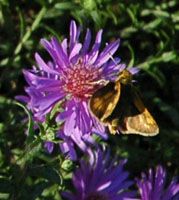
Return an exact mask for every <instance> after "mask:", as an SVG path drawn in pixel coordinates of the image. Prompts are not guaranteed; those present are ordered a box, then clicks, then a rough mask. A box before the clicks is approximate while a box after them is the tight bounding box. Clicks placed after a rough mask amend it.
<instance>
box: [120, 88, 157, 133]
mask: <svg viewBox="0 0 179 200" xmlns="http://www.w3.org/2000/svg"><path fill="white" fill-rule="evenodd" d="M131 98H132V102H131V105H129V108H128V110H127V112H128V113H127V116H125V113H124V117H123V122H122V126H120V125H119V127H120V131H121V132H122V133H123V134H139V135H143V136H154V135H157V134H158V133H159V127H158V125H157V123H156V121H155V120H154V118H153V117H152V115H151V114H150V112H149V111H148V109H147V108H146V107H145V105H144V104H143V102H142V100H141V98H140V94H139V92H138V91H137V89H136V88H135V87H134V86H131ZM132 107H135V108H136V109H137V111H138V113H137V114H133V112H132ZM130 113H131V114H130Z"/></svg>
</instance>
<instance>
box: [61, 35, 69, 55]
mask: <svg viewBox="0 0 179 200" xmlns="http://www.w3.org/2000/svg"><path fill="white" fill-rule="evenodd" d="M61 46H62V49H63V52H64V53H65V54H66V56H67V55H68V53H67V48H68V44H67V39H66V38H65V39H64V40H63V41H62V43H61Z"/></svg>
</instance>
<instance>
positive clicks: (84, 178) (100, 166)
mask: <svg viewBox="0 0 179 200" xmlns="http://www.w3.org/2000/svg"><path fill="white" fill-rule="evenodd" d="M88 159H89V160H88V161H84V160H81V161H80V167H79V168H78V169H77V170H76V171H75V172H74V173H73V186H74V188H75V192H74V193H71V192H64V193H63V196H64V197H66V199H68V200H178V199H179V181H177V180H176V179H173V180H172V181H171V182H170V183H168V186H167V184H166V181H167V180H166V179H167V177H166V171H165V170H164V168H163V167H162V166H157V168H156V170H152V169H150V170H149V172H148V173H147V174H145V173H142V175H141V178H140V179H137V180H136V185H137V187H138V191H135V190H132V191H131V190H130V189H131V188H130V187H131V186H132V185H133V186H134V181H131V180H129V178H128V176H129V174H128V172H127V171H125V170H124V165H125V163H126V160H121V161H120V162H118V161H117V159H114V160H111V159H110V154H109V152H105V151H101V150H99V149H98V150H97V151H95V152H93V153H90V154H89V158H88Z"/></svg>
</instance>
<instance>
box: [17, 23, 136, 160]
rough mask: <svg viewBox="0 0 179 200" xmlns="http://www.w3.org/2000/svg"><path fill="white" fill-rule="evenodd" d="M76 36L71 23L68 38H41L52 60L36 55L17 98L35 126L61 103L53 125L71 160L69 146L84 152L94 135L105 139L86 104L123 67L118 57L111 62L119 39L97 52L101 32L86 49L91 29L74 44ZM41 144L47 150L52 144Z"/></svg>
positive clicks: (74, 25)
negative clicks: (20, 93)
mask: <svg viewBox="0 0 179 200" xmlns="http://www.w3.org/2000/svg"><path fill="white" fill-rule="evenodd" d="M79 36H80V29H79V28H77V26H76V24H75V22H74V21H72V22H71V24H70V38H69V40H67V38H65V39H64V40H63V41H62V42H61V43H60V42H59V41H58V40H57V39H56V38H54V37H53V38H52V39H51V40H50V41H47V40H46V39H42V40H41V44H42V45H43V46H44V48H45V49H46V50H47V51H48V53H49V54H50V56H51V58H52V60H51V61H49V62H45V61H44V60H43V59H42V58H41V56H40V55H39V54H38V53H36V54H35V60H36V62H37V67H36V66H33V69H32V70H24V71H23V72H24V76H25V79H26V81H27V83H28V87H26V89H25V91H26V92H27V94H28V98H27V97H21V100H24V101H25V102H26V103H27V105H28V108H29V109H30V110H31V111H32V113H33V117H34V119H35V120H36V121H38V122H45V119H46V116H47V115H49V113H51V111H52V110H53V108H54V107H55V105H57V103H59V102H61V108H62V109H63V111H62V110H60V111H58V113H56V123H61V124H62V125H61V126H60V128H59V133H58V137H60V139H62V140H63V141H64V142H62V143H60V147H61V150H62V151H63V152H64V153H67V154H69V156H70V157H71V158H72V159H74V158H75V157H76V156H75V152H74V149H72V148H74V144H76V145H77V146H79V147H80V148H81V149H82V150H83V151H85V150H86V148H87V145H86V144H87V143H90V144H91V143H94V141H93V138H92V134H93V133H95V134H97V135H100V136H101V137H102V138H104V139H106V138H107V135H106V133H105V127H104V125H103V124H101V123H100V122H99V121H98V120H97V119H96V118H94V117H93V115H92V114H91V113H90V111H89V108H88V101H89V98H90V97H91V95H92V94H93V93H94V92H95V91H96V90H97V89H98V88H99V87H101V86H102V82H104V81H108V80H115V79H116V76H117V74H118V73H119V72H120V71H121V70H123V69H124V68H126V66H125V65H124V64H120V59H119V58H114V60H110V58H111V56H112V55H113V54H114V53H115V52H116V50H117V49H118V46H119V40H117V41H115V42H112V43H110V44H108V45H106V47H105V48H104V50H103V51H101V52H100V51H99V49H100V45H101V37H102V30H100V31H99V32H98V33H97V36H96V39H95V42H94V44H93V46H92V47H91V48H90V46H91V32H90V30H89V29H88V30H87V32H86V36H85V40H84V43H83V44H82V43H80V42H79ZM129 70H130V71H131V73H133V74H134V73H136V72H137V71H136V68H130V69H129ZM101 80H102V81H101ZM62 122H63V123H62ZM46 146H47V148H48V149H50V151H52V148H53V145H52V144H51V143H47V144H46Z"/></svg>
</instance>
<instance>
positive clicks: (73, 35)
mask: <svg viewBox="0 0 179 200" xmlns="http://www.w3.org/2000/svg"><path fill="white" fill-rule="evenodd" d="M76 39H77V26H76V23H75V21H73V20H72V21H71V23H70V43H69V47H70V52H71V50H72V49H73V47H74V44H75V43H76Z"/></svg>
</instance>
